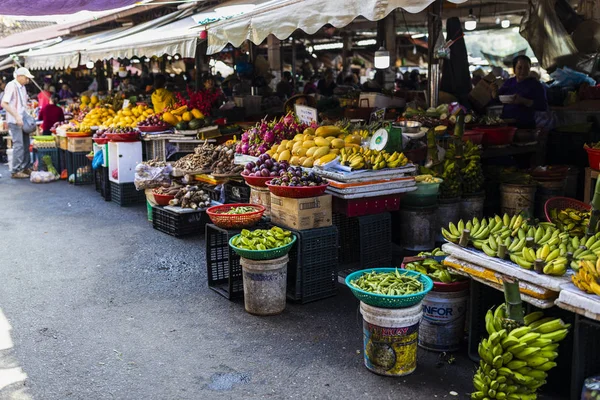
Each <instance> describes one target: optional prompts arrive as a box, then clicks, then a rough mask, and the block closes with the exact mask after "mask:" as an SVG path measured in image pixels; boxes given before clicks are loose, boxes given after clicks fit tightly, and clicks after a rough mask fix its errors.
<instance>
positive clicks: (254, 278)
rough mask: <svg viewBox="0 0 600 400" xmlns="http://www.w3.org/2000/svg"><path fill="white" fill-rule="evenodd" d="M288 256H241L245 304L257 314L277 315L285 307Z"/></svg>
mask: <svg viewBox="0 0 600 400" xmlns="http://www.w3.org/2000/svg"><path fill="white" fill-rule="evenodd" d="M287 263H288V256H287V255H285V256H283V257H279V258H275V259H273V260H260V261H259V260H249V259H247V258H244V257H241V258H240V264H241V265H242V273H243V280H244V306H245V308H246V311H248V312H249V313H250V314H255V315H275V314H279V313H281V312H282V311H283V310H284V309H285V300H286V285H287Z"/></svg>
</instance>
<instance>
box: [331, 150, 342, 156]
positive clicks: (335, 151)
mask: <svg viewBox="0 0 600 400" xmlns="http://www.w3.org/2000/svg"><path fill="white" fill-rule="evenodd" d="M329 154H336V155H337V154H340V149H331V150H329Z"/></svg>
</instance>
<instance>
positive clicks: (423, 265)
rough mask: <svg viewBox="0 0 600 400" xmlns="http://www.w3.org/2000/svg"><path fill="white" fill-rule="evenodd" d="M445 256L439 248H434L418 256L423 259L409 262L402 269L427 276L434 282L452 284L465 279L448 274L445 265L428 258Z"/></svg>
mask: <svg viewBox="0 0 600 400" xmlns="http://www.w3.org/2000/svg"><path fill="white" fill-rule="evenodd" d="M446 255H447V254H446V253H444V252H443V251H442V250H440V249H439V248H435V249H433V250H432V251H430V252H424V251H423V252H421V253H419V254H418V257H425V259H423V260H416V261H412V262H409V263H408V264H406V265H405V266H404V268H405V269H408V270H411V271H417V272H420V273H422V274H425V275H427V276H429V277H430V278H431V279H432V280H433V281H434V282H443V283H452V282H456V281H460V280H464V279H466V278H464V277H462V276H460V275H455V274H451V273H450V272H448V269H447V268H446V266H445V265H443V264H442V263H440V262H438V261H437V260H435V259H433V258H428V257H432V256H433V257H435V256H446Z"/></svg>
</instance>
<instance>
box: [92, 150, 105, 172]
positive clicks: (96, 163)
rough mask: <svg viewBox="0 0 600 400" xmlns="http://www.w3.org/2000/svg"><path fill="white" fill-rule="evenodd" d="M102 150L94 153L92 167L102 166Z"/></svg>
mask: <svg viewBox="0 0 600 400" xmlns="http://www.w3.org/2000/svg"><path fill="white" fill-rule="evenodd" d="M103 153H104V152H103V151H98V152H96V154H94V159H93V160H92V168H93V169H98V168H100V167H101V166H102V164H104V154H103Z"/></svg>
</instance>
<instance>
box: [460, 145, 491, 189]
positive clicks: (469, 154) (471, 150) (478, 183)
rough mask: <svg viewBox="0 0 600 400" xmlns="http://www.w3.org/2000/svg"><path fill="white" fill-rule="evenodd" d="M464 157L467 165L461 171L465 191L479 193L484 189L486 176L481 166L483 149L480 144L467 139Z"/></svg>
mask: <svg viewBox="0 0 600 400" xmlns="http://www.w3.org/2000/svg"><path fill="white" fill-rule="evenodd" d="M463 158H464V160H465V167H464V168H463V169H462V170H461V171H460V172H461V174H462V190H463V193H477V192H480V191H481V190H482V189H483V183H484V181H485V177H484V176H483V169H482V168H481V151H480V149H479V146H477V145H474V144H473V143H472V142H471V141H467V143H466V144H465V147H464V153H463Z"/></svg>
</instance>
